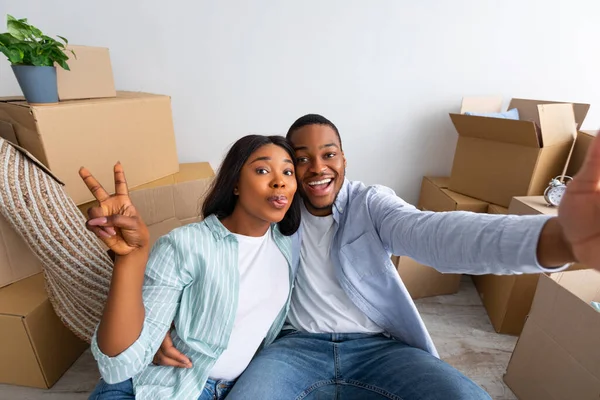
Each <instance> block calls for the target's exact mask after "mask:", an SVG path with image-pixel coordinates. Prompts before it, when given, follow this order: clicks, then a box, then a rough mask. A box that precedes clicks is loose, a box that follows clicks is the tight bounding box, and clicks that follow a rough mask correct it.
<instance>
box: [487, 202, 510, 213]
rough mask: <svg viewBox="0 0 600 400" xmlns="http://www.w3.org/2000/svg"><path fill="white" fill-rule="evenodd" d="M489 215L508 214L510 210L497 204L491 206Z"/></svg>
mask: <svg viewBox="0 0 600 400" xmlns="http://www.w3.org/2000/svg"><path fill="white" fill-rule="evenodd" d="M488 214H501V215H502V214H508V208H506V207H502V206H499V205H497V204H490V205H489V206H488Z"/></svg>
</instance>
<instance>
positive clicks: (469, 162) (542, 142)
mask: <svg viewBox="0 0 600 400" xmlns="http://www.w3.org/2000/svg"><path fill="white" fill-rule="evenodd" d="M480 102H481V100H477V99H475V100H473V99H465V100H464V101H463V107H462V109H461V113H460V114H450V118H451V120H452V123H453V124H454V127H455V128H456V131H457V132H458V135H459V137H458V143H457V146H456V153H455V156H454V163H453V166H452V174H451V177H450V184H449V189H451V190H453V191H455V192H459V193H462V194H465V195H467V196H471V197H474V198H478V199H481V200H485V201H487V202H489V203H493V204H498V205H500V206H503V207H508V206H509V204H510V200H511V198H512V197H514V196H530V195H540V194H543V192H544V190H545V189H546V187H547V186H548V182H550V180H551V179H552V178H554V177H556V176H558V175H560V174H562V173H563V170H564V168H565V165H566V163H567V159H568V156H569V153H570V151H571V147H572V144H573V140H574V138H575V135H576V132H577V131H576V129H577V128H579V126H580V125H581V123H582V122H583V120H584V119H585V116H586V114H587V111H588V109H589V105H588V104H570V103H562V104H561V103H553V102H548V101H538V100H524V99H513V100H512V101H511V103H510V105H509V109H513V108H516V109H518V111H519V116H520V120H511V119H503V118H492V117H482V116H471V115H465V114H464V113H465V112H466V111H471V110H474V111H478V112H482V111H484V110H485V109H486V108H488V107H490V108H488V109H487V111H489V112H497V111H500V110H499V109H498V107H497V102H496V103H495V104H496V105H495V106H494V105H493V104H491V103H489V102H488V103H485V104H481V106H476V105H477V104H479V103H480Z"/></svg>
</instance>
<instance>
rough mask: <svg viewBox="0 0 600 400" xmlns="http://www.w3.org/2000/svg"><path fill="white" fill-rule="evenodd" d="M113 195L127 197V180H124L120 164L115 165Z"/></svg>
mask: <svg viewBox="0 0 600 400" xmlns="http://www.w3.org/2000/svg"><path fill="white" fill-rule="evenodd" d="M114 171H115V193H117V194H120V195H125V196H127V195H129V189H128V188H127V179H125V172H124V171H123V166H122V165H121V163H120V162H118V163H117V164H116V165H115V168H114Z"/></svg>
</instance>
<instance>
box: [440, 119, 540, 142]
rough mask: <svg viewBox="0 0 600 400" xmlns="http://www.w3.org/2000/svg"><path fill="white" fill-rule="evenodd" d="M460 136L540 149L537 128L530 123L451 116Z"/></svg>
mask: <svg viewBox="0 0 600 400" xmlns="http://www.w3.org/2000/svg"><path fill="white" fill-rule="evenodd" d="M450 118H451V119H452V123H453V124H454V127H455V128H456V131H457V132H458V134H459V136H463V137H472V138H479V139H484V140H492V141H496V142H504V143H512V144H517V145H521V146H528V147H536V148H537V147H540V145H541V143H539V140H538V132H537V130H536V126H535V124H534V123H533V122H530V121H516V120H512V119H504V118H489V117H478V116H471V115H462V114H450Z"/></svg>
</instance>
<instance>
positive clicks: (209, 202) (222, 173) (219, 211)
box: [202, 135, 300, 236]
mask: <svg viewBox="0 0 600 400" xmlns="http://www.w3.org/2000/svg"><path fill="white" fill-rule="evenodd" d="M267 144H274V145H276V146H279V147H281V148H282V149H284V150H285V151H286V152H287V153H288V154H289V155H290V159H291V160H292V161H293V162H294V166H295V165H296V161H295V160H296V156H295V155H294V149H293V148H292V146H291V145H290V144H289V142H288V141H287V140H286V139H285V138H284V137H283V136H263V135H248V136H244V137H243V138H241V139H240V140H238V141H237V142H235V143H234V144H233V146H231V149H229V151H228V152H227V155H226V156H225V159H224V160H223V162H222V163H221V166H220V167H219V172H218V173H217V176H216V178H215V179H214V181H213V182H212V185H211V187H210V189H209V192H208V195H207V196H206V199H205V200H204V204H203V206H202V216H203V217H204V218H206V217H208V216H209V215H212V214H215V216H216V217H217V218H219V219H222V218H225V217H228V216H229V215H231V213H232V212H233V209H234V208H235V204H236V202H237V196H236V195H234V194H233V191H234V188H235V187H236V185H237V184H238V181H239V180H240V172H241V171H242V167H243V166H244V164H245V163H246V161H248V158H250V155H251V154H252V153H254V152H255V151H256V150H258V149H259V148H261V147H262V146H264V145H267ZM299 200H300V199H299V197H298V192H297V191H296V193H295V194H294V198H293V199H292V204H291V205H290V208H289V210H288V211H287V213H285V216H284V217H283V219H282V220H281V221H280V222H279V223H278V224H277V225H278V226H279V230H280V231H281V233H282V234H284V235H286V236H289V235H292V234H293V233H295V232H296V231H297V230H298V227H299V226H300V201H299Z"/></svg>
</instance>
